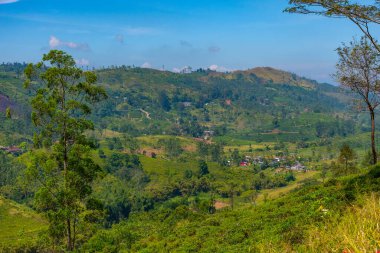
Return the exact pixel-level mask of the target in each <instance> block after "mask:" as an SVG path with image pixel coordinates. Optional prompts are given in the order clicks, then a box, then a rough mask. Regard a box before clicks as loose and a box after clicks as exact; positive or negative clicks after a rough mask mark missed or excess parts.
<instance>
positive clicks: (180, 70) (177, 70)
mask: <svg viewBox="0 0 380 253" xmlns="http://www.w3.org/2000/svg"><path fill="white" fill-rule="evenodd" d="M191 71H192V68H191V67H190V66H184V67H182V68H173V69H172V72H174V73H191Z"/></svg>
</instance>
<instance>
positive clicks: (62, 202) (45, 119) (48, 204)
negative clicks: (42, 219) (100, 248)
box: [25, 50, 107, 251]
mask: <svg viewBox="0 0 380 253" xmlns="http://www.w3.org/2000/svg"><path fill="white" fill-rule="evenodd" d="M25 76H26V81H25V87H27V88H29V89H32V90H34V91H35V96H34V97H33V98H32V100H31V105H32V108H33V112H32V121H33V123H34V125H35V126H36V127H37V132H36V133H35V135H34V145H35V149H34V151H32V153H31V159H30V161H29V162H28V174H29V176H30V178H31V179H34V180H36V181H37V182H38V183H39V189H38V190H37V192H36V194H35V199H36V200H35V203H36V208H37V209H38V210H40V211H41V212H43V213H44V214H45V215H46V217H47V219H48V221H49V233H50V236H51V237H52V238H53V240H54V244H60V243H62V240H63V239H64V238H66V248H67V250H68V251H72V250H74V249H75V247H76V239H77V236H78V233H79V228H80V227H81V225H82V224H83V222H82V223H81V221H85V220H88V219H87V218H86V214H89V212H90V209H93V208H94V206H95V207H96V206H97V207H99V205H94V203H96V202H94V201H93V200H91V199H89V195H90V193H91V183H92V181H93V180H94V179H95V177H96V175H97V173H96V172H97V170H99V166H98V165H96V164H95V163H94V162H93V160H92V159H91V155H90V153H89V152H90V149H91V148H90V145H89V142H88V140H87V138H86V136H85V134H84V133H85V131H87V130H92V129H94V125H93V123H92V122H91V121H89V120H87V119H86V115H89V114H90V113H91V108H90V104H91V103H95V102H98V101H99V100H101V99H104V98H106V96H107V95H106V92H105V90H104V89H103V88H101V87H98V86H96V85H95V83H96V80H97V78H96V75H95V73H93V72H87V71H86V72H85V71H83V70H81V69H79V68H77V67H76V66H75V61H74V59H73V58H72V57H71V56H70V55H68V54H67V53H65V52H63V51H59V50H52V51H50V52H49V53H48V54H45V55H43V58H42V61H41V62H39V63H37V64H36V65H33V64H29V65H28V66H27V68H26V69H25ZM42 147H43V149H41V148H42Z"/></svg>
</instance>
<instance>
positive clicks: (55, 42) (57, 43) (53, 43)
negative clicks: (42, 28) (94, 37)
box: [49, 36, 90, 51]
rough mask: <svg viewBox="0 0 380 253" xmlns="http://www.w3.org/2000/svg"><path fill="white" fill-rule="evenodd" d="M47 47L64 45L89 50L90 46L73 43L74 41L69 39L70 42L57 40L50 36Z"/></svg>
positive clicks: (52, 47) (53, 47)
mask: <svg viewBox="0 0 380 253" xmlns="http://www.w3.org/2000/svg"><path fill="white" fill-rule="evenodd" d="M49 47H50V48H51V49H55V48H62V47H66V48H71V49H77V50H83V51H88V50H90V47H89V46H88V44H86V43H75V42H71V41H70V42H65V41H61V40H59V39H58V38H57V37H55V36H51V37H50V40H49Z"/></svg>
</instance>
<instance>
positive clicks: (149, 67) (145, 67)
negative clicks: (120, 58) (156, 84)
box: [141, 62, 152, 69]
mask: <svg viewBox="0 0 380 253" xmlns="http://www.w3.org/2000/svg"><path fill="white" fill-rule="evenodd" d="M141 67H142V68H144V69H151V68H152V65H151V64H150V63H149V62H145V63H144V64H143V65H141Z"/></svg>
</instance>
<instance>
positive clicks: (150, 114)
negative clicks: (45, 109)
mask: <svg viewBox="0 0 380 253" xmlns="http://www.w3.org/2000/svg"><path fill="white" fill-rule="evenodd" d="M23 67H24V65H18V64H13V65H12V64H8V65H7V64H5V65H4V64H3V65H2V66H0V84H1V86H0V87H1V88H0V100H1V102H0V105H1V106H0V110H3V111H4V110H5V108H6V107H11V108H12V110H13V111H14V116H15V117H14V121H13V122H12V124H9V125H7V124H5V125H2V127H3V128H4V130H7V129H11V130H12V131H11V132H12V134H14V133H15V132H20V133H22V134H26V135H30V134H31V133H30V132H29V131H28V130H29V129H28V124H30V123H29V122H30V121H29V120H27V118H28V116H29V113H28V103H27V102H28V99H27V92H26V91H25V90H24V89H23V88H22V75H21V74H20V73H22V72H21V71H22V68H23ZM96 73H97V75H98V81H99V83H100V84H101V85H102V86H104V87H105V88H106V90H107V92H108V94H109V98H108V99H107V100H106V101H104V102H102V103H101V104H99V105H97V106H96V108H95V111H94V115H93V117H92V119H93V120H94V122H96V123H97V126H98V127H99V128H103V129H104V128H107V129H110V130H114V131H118V132H121V133H127V134H129V135H133V136H139V135H144V134H148V135H151V134H169V135H183V136H193V137H202V136H203V135H204V131H206V130H208V131H213V134H214V135H215V136H224V137H226V136H235V137H237V138H240V139H257V140H263V141H274V140H283V141H289V140H292V141H295V140H297V141H300V140H312V139H315V138H317V137H333V136H337V135H340V136H346V135H350V134H355V133H357V132H358V131H359V132H360V131H363V130H365V131H366V130H368V128H369V125H368V120H367V119H366V118H364V119H363V118H362V117H359V116H360V115H356V114H352V113H350V110H348V107H349V101H350V96H349V95H348V94H345V93H344V92H342V90H340V89H339V88H337V87H335V86H332V85H328V84H319V83H317V82H315V81H312V80H309V79H306V78H301V77H299V76H297V75H295V74H291V73H288V72H284V71H280V70H276V69H272V68H255V69H251V70H247V71H236V72H232V73H218V72H213V71H209V70H202V69H200V70H197V71H194V72H192V73H188V74H177V73H172V72H163V71H158V70H153V69H142V68H131V67H125V66H123V67H114V68H107V69H103V70H97V71H96ZM1 96H2V97H1ZM358 117H359V118H358ZM4 121H5V120H4ZM16 123H17V124H19V126H18V127H17V128H15V127H14V125H15V124H16ZM12 126H13V128H12ZM14 137H15V138H17V137H16V136H14Z"/></svg>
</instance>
